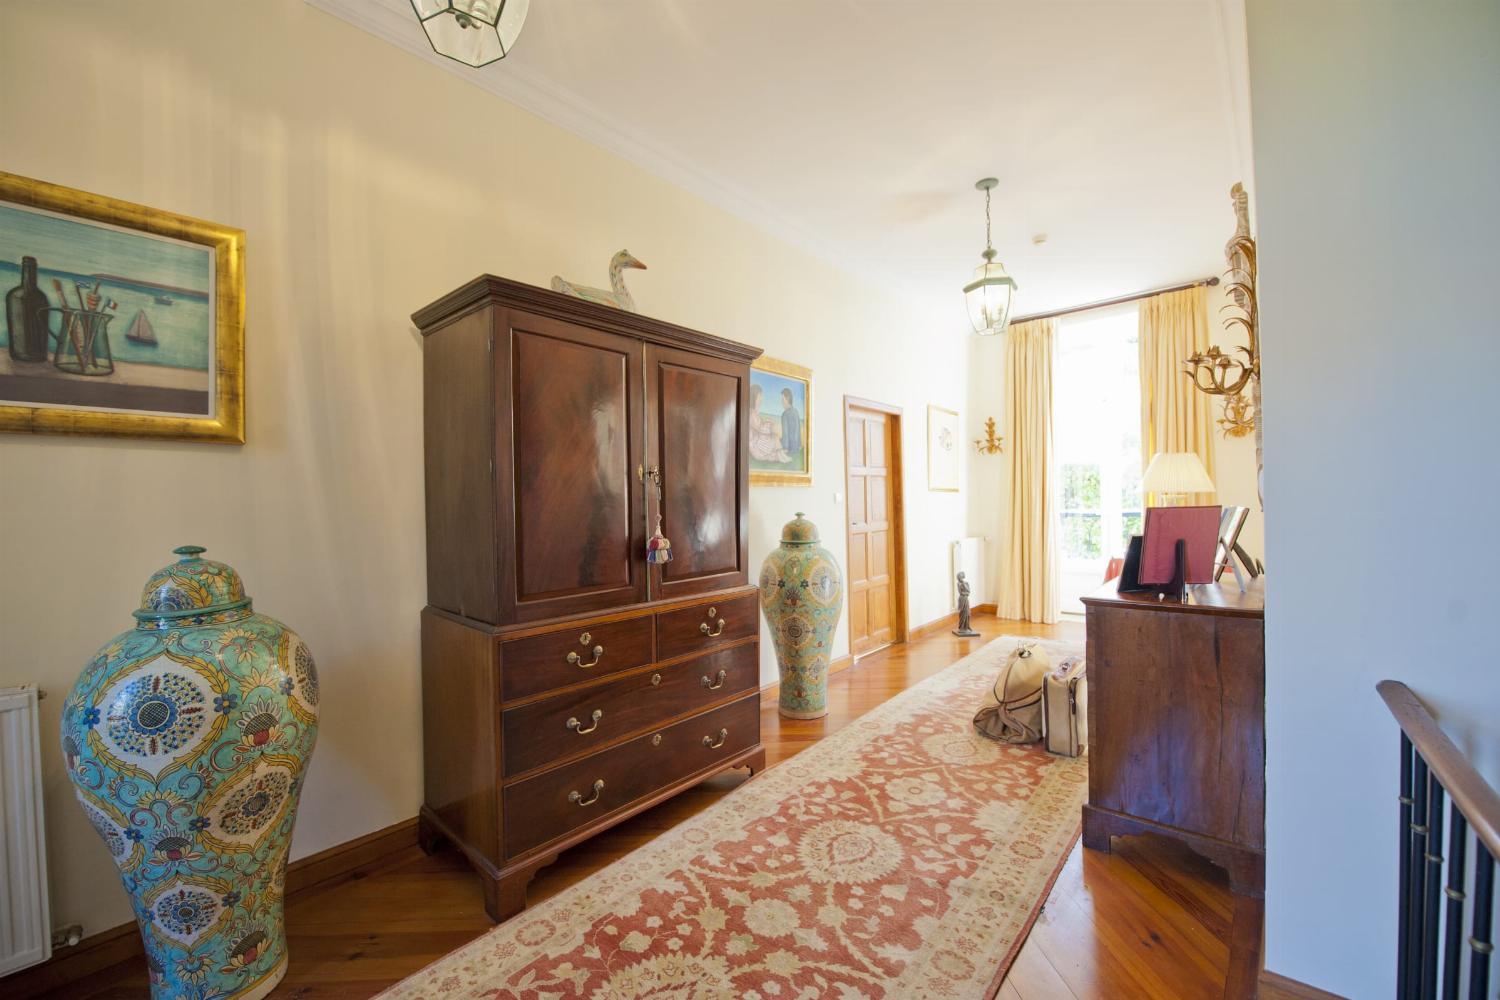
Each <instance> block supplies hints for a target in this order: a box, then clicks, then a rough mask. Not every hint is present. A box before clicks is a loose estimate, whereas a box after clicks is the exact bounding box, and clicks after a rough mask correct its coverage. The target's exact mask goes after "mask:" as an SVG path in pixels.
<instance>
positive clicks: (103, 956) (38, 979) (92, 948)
mask: <svg viewBox="0 0 1500 1000" xmlns="http://www.w3.org/2000/svg"><path fill="white" fill-rule="evenodd" d="M420 850H421V849H420V848H419V847H418V846H417V819H416V817H415V816H413V817H412V818H411V819H406V820H402V821H401V822H399V823H396V824H393V825H391V826H388V827H386V828H385V829H383V830H376V831H375V832H374V833H367V834H365V835H364V836H363V837H357V838H355V839H354V840H351V841H348V842H346V843H343V844H336V845H334V846H333V847H330V848H328V849H327V850H326V851H319V852H318V853H317V854H309V855H308V856H307V857H305V858H298V859H297V860H296V861H293V862H292V863H291V864H289V865H287V866H286V894H287V895H288V896H291V895H294V894H295V893H298V892H303V891H305V890H307V889H311V888H314V887H317V886H322V885H326V884H327V883H330V882H339V881H343V880H345V879H348V878H352V877H354V876H355V875H359V874H362V873H363V872H365V871H366V870H368V869H371V868H373V867H375V866H377V865H384V864H387V863H389V862H392V861H395V860H398V858H397V856H398V855H403V854H408V853H409V854H411V855H413V856H415V854H416V853H417V852H418V851H420ZM139 954H141V932H140V929H139V928H138V927H137V926H136V925H135V922H134V921H131V922H130V923H128V924H121V925H120V926H118V927H111V928H110V929H109V930H106V931H100V932H99V933H97V934H90V935H89V936H88V937H86V938H84V939H83V940H82V941H80V942H78V944H76V945H74V946H73V947H71V948H59V949H58V950H56V951H55V952H54V953H53V955H52V957H51V958H50V959H48V960H47V961H45V962H43V963H42V964H40V965H34V966H32V967H31V968H29V969H22V970H21V971H19V972H16V973H13V974H11V975H9V976H5V977H3V978H0V994H3V995H4V996H5V998H6V1000H26V998H27V997H33V996H36V995H38V994H41V993H47V992H50V991H52V990H56V989H60V988H62V987H64V986H67V985H68V984H69V983H75V982H77V981H78V980H80V979H82V978H84V977H85V976H90V975H93V974H94V973H95V972H98V971H99V970H101V969H107V968H109V967H110V966H111V965H115V964H116V963H119V962H123V961H125V960H126V959H130V958H134V957H135V956H137V955H139Z"/></svg>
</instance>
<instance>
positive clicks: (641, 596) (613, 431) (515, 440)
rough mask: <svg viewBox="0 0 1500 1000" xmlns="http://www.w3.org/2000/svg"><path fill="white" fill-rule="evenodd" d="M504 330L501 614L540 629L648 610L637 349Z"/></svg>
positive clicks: (636, 345) (608, 338)
mask: <svg viewBox="0 0 1500 1000" xmlns="http://www.w3.org/2000/svg"><path fill="white" fill-rule="evenodd" d="M497 323H498V324H501V325H502V330H503V331H504V333H505V334H506V335H505V336H501V337H499V338H497V339H498V340H499V342H500V344H501V345H503V347H502V348H501V349H497V351H496V354H497V355H498V356H497V358H496V364H497V367H498V376H499V377H498V378H497V382H498V384H499V385H500V386H504V387H506V389H508V391H509V395H510V412H509V413H508V414H507V413H505V412H504V411H503V409H502V411H501V412H499V413H498V414H497V418H498V421H497V422H498V431H497V448H496V451H497V469H496V474H497V477H498V478H499V481H500V484H501V489H500V491H499V495H500V497H501V502H500V508H501V509H500V510H499V511H497V514H498V516H499V517H500V518H501V519H502V521H504V520H506V519H509V520H510V522H511V528H512V530H511V531H509V532H506V531H502V532H501V533H500V538H501V553H500V565H501V566H502V567H505V566H506V563H507V562H509V564H510V571H509V572H502V573H501V588H502V595H501V605H502V607H509V608H511V609H512V610H513V617H511V618H510V619H509V620H512V621H535V620H537V619H541V618H552V617H557V616H560V615H571V614H579V613H586V612H590V611H596V610H602V609H607V608H612V607H618V606H619V605H622V604H633V603H636V602H639V601H643V600H645V599H646V562H645V547H646V534H645V521H646V518H645V510H644V505H643V504H644V493H643V491H642V488H641V484H640V482H639V480H638V479H637V478H636V472H635V470H636V466H638V465H639V464H640V463H641V461H642V459H643V456H644V443H645V428H644V422H643V420H642V406H643V404H642V398H641V397H642V386H641V345H640V341H638V340H635V339H633V338H630V337H621V336H617V335H615V334H611V333H602V332H600V331H598V330H592V329H589V328H587V327H582V326H576V325H574V324H572V323H565V322H562V321H560V320H556V319H551V318H548V317H545V316H535V315H531V314H528V313H523V312H518V311H502V312H500V313H499V314H498V316H497ZM507 487H508V489H507ZM507 500H508V501H509V504H507V502H506V501H507ZM507 506H508V508H509V509H507ZM507 535H508V536H509V537H508V538H507ZM506 541H509V542H510V543H511V544H510V545H509V549H510V551H509V552H507V551H505V550H506V548H507V546H506V544H505V543H506Z"/></svg>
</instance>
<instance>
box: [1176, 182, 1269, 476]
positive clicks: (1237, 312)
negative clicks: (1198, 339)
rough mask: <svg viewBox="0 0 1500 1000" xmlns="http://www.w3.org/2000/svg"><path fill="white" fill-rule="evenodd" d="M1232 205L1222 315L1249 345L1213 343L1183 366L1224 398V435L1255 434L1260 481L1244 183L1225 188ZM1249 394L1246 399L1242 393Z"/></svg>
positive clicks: (1256, 334)
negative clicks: (1226, 346)
mask: <svg viewBox="0 0 1500 1000" xmlns="http://www.w3.org/2000/svg"><path fill="white" fill-rule="evenodd" d="M1229 195H1230V199H1231V201H1232V202H1233V204H1234V217H1235V229H1234V235H1233V236H1232V237H1230V239H1229V242H1228V243H1227V244H1226V245H1225V246H1224V259H1225V260H1226V261H1227V262H1228V264H1229V270H1228V271H1226V272H1225V275H1224V276H1225V279H1226V286H1225V287H1226V288H1227V289H1228V291H1229V297H1230V299H1231V300H1233V303H1234V304H1233V305H1232V306H1225V307H1224V308H1225V309H1226V310H1232V314H1231V315H1229V316H1226V317H1225V318H1224V328H1225V329H1226V330H1233V329H1235V328H1236V327H1239V328H1241V329H1243V330H1244V332H1245V338H1246V340H1247V341H1248V344H1246V345H1244V346H1241V347H1236V348H1234V349H1233V350H1232V351H1230V352H1225V351H1223V350H1221V349H1220V348H1219V347H1218V346H1217V345H1215V346H1213V347H1210V348H1209V349H1208V350H1207V351H1203V352H1201V353H1199V354H1194V355H1193V356H1191V357H1189V358H1188V359H1186V360H1185V361H1184V362H1183V363H1182V369H1183V371H1184V372H1185V373H1186V374H1187V376H1188V377H1189V378H1191V379H1192V380H1193V385H1195V386H1197V387H1198V389H1199V390H1201V391H1202V392H1206V393H1208V394H1209V395H1210V396H1219V397H1221V400H1222V409H1223V416H1222V417H1220V418H1219V426H1220V427H1221V428H1222V429H1223V431H1224V434H1225V435H1226V436H1227V437H1245V436H1246V435H1248V434H1250V433H1252V432H1253V433H1254V434H1255V472H1256V481H1257V483H1258V482H1259V481H1260V473H1261V468H1262V463H1261V427H1260V311H1259V309H1258V307H1257V302H1256V286H1255V282H1256V260H1255V237H1253V236H1251V235H1250V199H1249V196H1248V195H1246V194H1245V187H1244V185H1243V184H1236V185H1235V186H1234V187H1233V188H1231V189H1230V192H1229ZM1247 393H1248V398H1247V396H1246V394H1247Z"/></svg>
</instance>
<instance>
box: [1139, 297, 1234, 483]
mask: <svg viewBox="0 0 1500 1000" xmlns="http://www.w3.org/2000/svg"><path fill="white" fill-rule="evenodd" d="M1208 345H1209V338H1208V302H1207V289H1206V288H1204V286H1202V285H1196V286H1194V287H1192V288H1186V289H1183V290H1182V291H1179V292H1163V293H1162V294H1161V295H1153V296H1151V298H1149V299H1145V300H1143V301H1142V302H1141V306H1140V358H1141V471H1143V472H1144V471H1145V469H1146V466H1148V465H1150V464H1151V457H1152V456H1153V455H1155V454H1156V453H1157V452H1161V451H1192V452H1197V454H1198V457H1199V458H1201V459H1202V460H1203V467H1204V468H1205V469H1207V470H1208V475H1209V478H1210V479H1213V480H1214V482H1216V483H1217V482H1218V477H1217V474H1216V471H1215V469H1214V413H1213V402H1214V401H1213V398H1212V397H1211V396H1208V395H1206V394H1205V393H1202V392H1199V391H1198V390H1197V389H1195V388H1193V380H1192V379H1191V378H1189V377H1188V376H1187V375H1186V374H1184V373H1183V370H1182V362H1183V361H1184V360H1186V359H1187V357H1188V355H1190V354H1196V353H1198V352H1199V351H1205V350H1207V349H1208ZM1147 502H1148V503H1149V502H1150V499H1149V498H1147ZM1187 502H1188V503H1190V504H1205V503H1212V502H1213V494H1211V493H1207V494H1204V493H1194V494H1191V495H1189V497H1188V499H1187Z"/></svg>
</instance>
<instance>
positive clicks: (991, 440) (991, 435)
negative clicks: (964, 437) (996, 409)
mask: <svg viewBox="0 0 1500 1000" xmlns="http://www.w3.org/2000/svg"><path fill="white" fill-rule="evenodd" d="M1004 440H1005V439H1004V438H1002V437H1001V436H1000V435H998V434H996V433H995V418H994V417H989V418H988V419H986V420H985V422H984V437H982V438H980V439H979V440H977V441H975V442H974V447H975V448H977V449H978V450H979V454H981V455H996V454H999V452H1000V451H1001V447H1000V443H1001V442H1002V441H1004Z"/></svg>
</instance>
